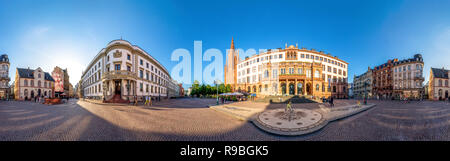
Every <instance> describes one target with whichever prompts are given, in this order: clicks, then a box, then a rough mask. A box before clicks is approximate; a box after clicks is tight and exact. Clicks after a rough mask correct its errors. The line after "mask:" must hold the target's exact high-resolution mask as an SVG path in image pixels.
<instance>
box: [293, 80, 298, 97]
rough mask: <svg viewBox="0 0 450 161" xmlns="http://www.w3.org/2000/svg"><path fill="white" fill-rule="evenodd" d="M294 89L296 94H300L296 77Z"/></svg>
mask: <svg viewBox="0 0 450 161" xmlns="http://www.w3.org/2000/svg"><path fill="white" fill-rule="evenodd" d="M294 88H295V89H294V90H295V95H298V88H297V79H295V86H294Z"/></svg>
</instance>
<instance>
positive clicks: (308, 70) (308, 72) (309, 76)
mask: <svg viewBox="0 0 450 161" xmlns="http://www.w3.org/2000/svg"><path fill="white" fill-rule="evenodd" d="M306 77H308V78H311V69H307V70H306Z"/></svg>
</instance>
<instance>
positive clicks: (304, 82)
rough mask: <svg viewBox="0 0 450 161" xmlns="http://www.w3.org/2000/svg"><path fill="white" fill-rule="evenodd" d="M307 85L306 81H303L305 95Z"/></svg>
mask: <svg viewBox="0 0 450 161" xmlns="http://www.w3.org/2000/svg"><path fill="white" fill-rule="evenodd" d="M306 86H307V85H306V81H303V86H302V91H303V95H304V96H306Z"/></svg>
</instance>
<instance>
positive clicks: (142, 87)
mask: <svg viewBox="0 0 450 161" xmlns="http://www.w3.org/2000/svg"><path fill="white" fill-rule="evenodd" d="M139 87H140V88H139V91H141V92H142V91H143V89H144V85H143V84H142V83H139Z"/></svg>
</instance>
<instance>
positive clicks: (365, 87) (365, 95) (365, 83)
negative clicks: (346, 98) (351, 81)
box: [364, 82, 367, 105]
mask: <svg viewBox="0 0 450 161" xmlns="http://www.w3.org/2000/svg"><path fill="white" fill-rule="evenodd" d="M364 93H365V94H364V105H367V82H364Z"/></svg>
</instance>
